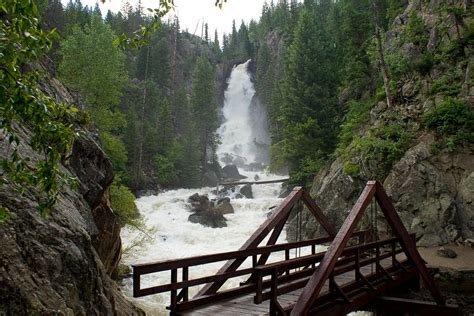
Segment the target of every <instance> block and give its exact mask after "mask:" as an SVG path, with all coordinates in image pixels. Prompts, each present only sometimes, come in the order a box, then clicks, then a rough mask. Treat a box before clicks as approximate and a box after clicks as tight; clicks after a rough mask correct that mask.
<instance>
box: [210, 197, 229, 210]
mask: <svg viewBox="0 0 474 316" xmlns="http://www.w3.org/2000/svg"><path fill="white" fill-rule="evenodd" d="M212 211H213V212H215V213H218V214H232V213H234V207H233V206H232V204H230V199H229V198H228V197H225V198H221V199H219V200H217V203H216V206H215V207H214V208H213V209H212Z"/></svg>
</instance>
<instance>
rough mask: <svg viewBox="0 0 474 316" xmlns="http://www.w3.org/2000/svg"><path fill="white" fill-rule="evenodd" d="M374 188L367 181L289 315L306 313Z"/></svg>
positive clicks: (296, 315)
mask: <svg viewBox="0 0 474 316" xmlns="http://www.w3.org/2000/svg"><path fill="white" fill-rule="evenodd" d="M375 190H376V186H375V182H374V181H369V182H368V183H367V185H366V186H365V188H364V191H363V192H362V194H361V195H360V197H359V199H358V200H357V202H356V204H355V205H354V207H353V208H352V210H351V212H350V213H349V216H348V217H347V219H346V220H345V221H344V224H343V225H342V227H341V229H340V230H339V232H338V233H337V235H336V237H335V238H334V241H333V243H332V244H331V246H330V247H329V248H328V250H327V251H326V254H325V255H324V258H323V259H322V260H321V263H320V264H319V267H318V269H316V272H315V273H314V274H313V275H312V276H311V278H310V279H309V281H308V284H307V285H306V287H305V288H304V289H303V292H302V293H301V295H300V296H299V297H298V300H297V301H296V304H295V307H294V308H293V310H292V311H291V315H294V316H299V315H307V314H308V312H309V311H310V309H311V306H312V305H313V303H314V301H315V300H316V298H317V297H318V295H319V293H320V292H321V289H322V288H323V286H324V283H325V282H326V280H327V279H328V277H329V275H330V274H331V272H332V270H333V269H334V267H335V265H336V263H337V260H338V258H339V256H340V255H341V254H342V252H343V251H344V247H345V246H346V244H347V241H348V240H349V238H350V237H351V234H352V232H353V231H354V229H355V227H356V225H357V223H358V222H359V220H360V218H361V217H362V215H363V214H364V210H365V209H366V208H367V206H368V205H369V203H370V201H371V199H372V197H373V196H374V194H375Z"/></svg>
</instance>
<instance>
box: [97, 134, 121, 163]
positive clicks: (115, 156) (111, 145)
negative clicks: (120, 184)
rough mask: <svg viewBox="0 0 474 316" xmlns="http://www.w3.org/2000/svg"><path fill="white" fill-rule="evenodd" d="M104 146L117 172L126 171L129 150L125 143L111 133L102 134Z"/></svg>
mask: <svg viewBox="0 0 474 316" xmlns="http://www.w3.org/2000/svg"><path fill="white" fill-rule="evenodd" d="M100 139H101V140H102V146H103V147H104V151H105V153H106V154H107V157H109V158H110V161H111V162H112V166H113V167H114V169H115V170H116V171H124V170H125V164H126V163H127V159H128V158H127V150H126V148H125V145H124V143H123V142H122V141H121V140H120V139H119V138H117V137H114V136H113V135H112V134H110V133H109V132H102V133H100Z"/></svg>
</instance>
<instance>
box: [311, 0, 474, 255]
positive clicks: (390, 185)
mask: <svg viewBox="0 0 474 316" xmlns="http://www.w3.org/2000/svg"><path fill="white" fill-rule="evenodd" d="M456 5H457V6H458V7H459V8H463V10H465V12H467V14H465V15H464V16H463V17H461V18H459V17H458V18H457V20H456V17H455V16H454V15H452V14H448V13H447V12H448V11H446V9H445V8H444V7H443V6H445V4H444V2H443V1H436V0H432V1H427V2H424V1H421V2H420V1H411V2H410V4H409V5H408V7H407V8H406V10H405V12H404V13H403V14H402V15H400V16H399V17H397V18H396V19H395V21H394V22H393V24H392V25H391V27H390V29H389V31H388V32H387V34H386V39H385V47H386V52H387V53H388V52H398V55H397V56H400V57H399V58H400V60H401V61H408V62H411V61H415V62H414V63H413V64H416V65H418V66H419V67H424V68H423V69H422V70H419V69H418V70H416V69H414V68H411V69H408V71H406V72H405V73H404V74H403V75H401V76H400V77H399V78H397V79H396V85H395V86H394V87H393V89H394V91H395V95H396V98H395V102H394V105H393V106H392V107H390V108H388V107H387V104H386V102H385V101H379V102H378V103H377V104H376V105H375V106H374V107H373V108H372V109H371V110H370V113H369V115H368V120H367V122H365V124H364V125H363V126H362V127H361V128H360V130H359V131H358V133H357V134H358V135H357V138H358V139H359V140H361V139H364V138H365V139H370V138H371V137H372V139H373V137H375V136H377V133H379V131H380V130H383V129H384V128H387V127H389V126H393V124H395V123H396V124H398V126H401V130H402V132H405V131H406V132H409V133H410V135H411V136H410V137H411V138H410V140H409V142H408V146H406V147H404V148H403V152H402V153H401V155H400V156H399V157H398V158H397V159H396V160H395V161H393V162H391V163H390V164H387V162H386V161H384V160H379V161H377V160H375V162H372V163H370V161H368V160H367V159H366V160H364V159H365V157H361V156H362V154H361V155H360V157H355V155H353V153H355V152H357V151H356V150H353V151H352V152H351V155H350V157H349V158H347V156H346V157H343V156H338V157H336V158H335V159H334V160H333V161H331V162H329V163H328V165H327V166H326V167H325V168H324V169H323V170H321V171H320V172H319V174H318V175H317V176H316V177H315V179H314V182H313V186H312V188H311V193H312V195H313V196H315V198H316V201H317V203H318V204H319V205H320V206H321V208H322V209H323V210H324V211H325V212H326V213H327V214H328V217H329V218H330V219H331V221H332V222H333V223H334V224H335V225H336V226H338V227H340V225H341V224H342V222H343V221H344V219H345V217H346V215H347V213H348V212H349V211H350V209H351V208H352V206H353V205H354V203H355V201H356V199H357V198H358V196H359V194H360V192H361V190H362V188H363V187H364V186H365V183H366V181H367V180H371V179H377V180H379V181H382V182H383V184H384V187H385V188H386V190H387V192H388V194H389V195H390V196H391V198H392V200H393V202H394V203H395V207H396V209H397V210H398V211H399V213H400V216H401V218H402V220H403V222H404V224H405V226H406V227H407V228H408V229H409V230H411V231H413V232H416V233H417V237H418V238H419V240H418V244H419V245H423V246H432V245H440V244H445V243H448V242H455V241H460V240H462V239H466V238H472V236H473V235H474V206H473V203H472V199H473V197H474V155H473V153H474V145H473V143H472V142H469V141H464V142H461V143H458V144H457V145H456V146H454V147H451V148H450V147H449V146H447V141H446V139H445V137H444V136H443V135H441V134H440V133H438V132H437V131H435V130H433V129H429V128H426V126H424V124H423V116H424V115H425V113H428V112H430V111H432V110H433V109H436V108H438V107H440V106H441V105H442V104H443V102H445V101H446V100H448V98H456V99H457V100H462V102H465V103H466V104H467V105H468V106H469V108H470V110H471V111H472V110H473V101H474V88H473V87H472V83H473V79H472V78H473V70H474V58H473V57H472V46H471V45H472V44H470V42H469V41H470V40H469V39H466V37H467V36H468V35H461V36H464V37H465V38H464V43H463V44H459V45H462V47H461V49H459V46H458V47H457V48H456V49H458V53H457V54H453V53H451V51H449V49H451V48H450V45H452V43H459V42H461V41H460V40H459V35H460V32H459V29H461V31H462V30H463V29H464V30H465V29H467V28H468V27H469V25H471V26H470V27H472V11H471V10H472V7H471V4H470V3H468V2H465V1H456ZM414 17H416V18H417V19H418V20H417V23H418V24H419V25H423V27H424V30H425V31H426V34H425V36H426V42H423V43H416V44H415V43H413V41H410V40H406V38H407V37H409V34H408V33H409V32H413V30H409V28H410V27H411V28H413V23H412V22H409V21H410V19H414ZM419 21H421V22H419ZM410 23H412V25H411V26H409V24H410ZM417 40H418V39H417ZM420 42H422V40H420ZM446 47H448V48H449V49H448V48H446ZM453 47H454V46H453ZM428 54H429V55H428ZM443 54H444V55H443ZM450 54H451V55H450ZM427 57H429V58H433V60H434V61H433V60H431V59H430V60H429V62H427V63H421V62H418V61H419V60H422V59H423V60H424V58H427ZM413 64H412V65H413ZM402 132H398V135H403V134H402ZM374 135H375V136H374ZM355 142H356V140H353V141H352V143H351V144H350V145H349V146H352V147H353V148H356V149H357V146H360V144H361V143H355ZM359 153H360V152H359ZM348 159H349V162H350V163H354V161H356V160H357V159H359V160H358V161H357V162H358V163H359V167H358V168H360V172H357V173H356V174H352V173H351V172H348V170H347V169H348V168H347V166H348V165H347V164H346V163H347V161H348ZM361 161H362V163H360V162H361ZM364 162H365V163H364ZM381 165H384V166H388V168H387V170H386V172H385V173H382V175H380V174H381V173H380V172H379V170H380V168H381ZM349 166H350V165H349ZM303 216H304V218H305V220H304V221H303V222H304V223H305V224H304V227H303V231H304V234H305V235H306V237H313V236H315V235H317V234H319V233H321V232H320V228H319V227H317V225H316V223H315V221H314V220H313V219H312V217H311V216H310V215H309V214H306V213H303Z"/></svg>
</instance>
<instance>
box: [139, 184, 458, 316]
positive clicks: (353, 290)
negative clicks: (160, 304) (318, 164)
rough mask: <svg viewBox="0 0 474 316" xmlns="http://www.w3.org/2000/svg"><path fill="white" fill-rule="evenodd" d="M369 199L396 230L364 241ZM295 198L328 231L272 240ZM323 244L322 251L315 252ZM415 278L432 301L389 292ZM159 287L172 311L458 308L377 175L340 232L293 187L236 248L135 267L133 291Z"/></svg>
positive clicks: (412, 284) (416, 311) (425, 311)
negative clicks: (147, 282)
mask: <svg viewBox="0 0 474 316" xmlns="http://www.w3.org/2000/svg"><path fill="white" fill-rule="evenodd" d="M373 199H375V200H376V203H377V204H378V206H379V208H380V210H381V212H382V214H383V216H384V217H385V219H386V222H387V224H388V226H389V227H390V228H391V231H392V234H393V236H391V237H387V238H385V239H381V240H369V238H367V237H368V235H369V234H368V233H369V231H367V230H362V231H360V230H359V231H357V230H356V228H357V226H358V223H359V222H360V220H361V218H362V215H363V214H364V211H365V210H366V209H367V207H368V206H369V205H370V203H371V201H372V200H373ZM300 200H301V201H302V202H303V203H304V204H305V205H306V207H307V208H308V210H309V211H310V212H311V213H312V214H313V215H314V216H315V217H316V219H317V221H318V222H319V224H321V226H322V227H323V228H324V229H325V231H326V232H327V236H326V237H321V238H316V239H311V240H304V241H297V242H292V243H285V244H276V242H277V239H278V237H279V235H280V233H281V231H282V230H283V228H284V226H285V223H286V222H287V220H288V218H289V216H290V212H291V210H292V209H293V207H294V206H295V205H296V204H297V202H298V201H300ZM266 238H268V239H266ZM372 239H373V238H372ZM264 241H265V245H263V246H259V245H260V243H262V242H264ZM327 244H329V248H328V249H327V250H326V251H319V249H321V247H320V246H323V245H327ZM295 249H306V253H307V254H306V255H303V256H300V257H294V258H291V256H290V255H291V252H292V250H295ZM272 254H280V257H281V259H280V260H277V261H274V262H268V261H269V260H268V259H269V257H270V256H271V255H272ZM283 256H284V259H283ZM272 258H273V256H272ZM216 262H225V264H224V265H223V266H222V268H221V269H220V270H219V271H218V272H217V273H216V274H213V275H206V276H200V277H194V278H193V277H191V273H190V269H195V271H196V270H199V267H202V265H205V264H211V263H216ZM158 272H161V273H170V282H169V283H167V284H159V285H153V286H149V287H146V288H142V287H141V281H142V276H144V275H147V274H151V273H158ZM238 277H239V278H242V277H245V278H244V279H246V281H245V282H240V283H238V284H236V285H234V286H232V285H229V283H230V282H229V280H231V279H233V278H238ZM144 278H146V276H144ZM420 279H421V280H422V281H423V283H424V286H425V287H426V288H427V289H428V290H429V291H430V293H431V295H432V297H433V299H434V302H427V301H417V300H411V299H402V298H396V297H392V296H390V295H392V293H394V292H396V291H397V290H398V291H400V290H404V289H406V288H412V289H415V290H416V289H418V287H419V284H420ZM234 283H235V282H234ZM197 286H203V287H202V288H201V289H200V290H199V291H198V292H197V294H196V295H194V296H193V297H192V298H191V297H190V295H189V289H190V288H193V287H197ZM222 287H224V288H225V289H221V288H222ZM162 292H169V293H170V305H169V306H168V307H167V308H168V309H169V310H170V314H171V315H211V314H215V315H268V314H270V315H314V314H316V315H345V314H347V313H349V312H352V311H356V310H371V311H375V312H377V311H384V314H385V315H403V314H408V315H410V314H412V315H430V316H432V315H458V313H459V312H458V308H457V306H453V305H448V304H446V303H445V300H444V298H443V297H442V295H441V294H440V292H439V290H438V288H437V287H436V285H435V283H434V281H433V279H432V278H431V276H430V275H429V273H428V270H427V268H426V266H425V262H424V261H423V259H422V258H421V256H420V254H419V253H418V251H417V249H416V243H415V236H414V235H413V234H412V235H410V234H409V233H408V232H407V230H406V229H405V227H404V226H403V224H402V222H401V220H400V218H399V216H398V214H397V212H396V211H395V209H394V207H393V205H392V203H391V202H390V200H389V198H388V196H387V194H386V192H385V190H384V189H383V187H382V186H381V184H380V183H378V182H376V181H369V182H368V183H367V186H366V187H365V189H364V191H363V192H362V194H361V196H360V197H359V199H358V200H357V202H356V204H355V205H354V207H353V208H352V210H351V212H350V213H349V215H348V217H347V219H346V220H345V222H344V224H343V225H342V227H341V229H340V230H339V231H336V230H335V229H334V228H333V226H332V225H331V224H330V222H329V221H328V220H327V218H326V216H325V215H324V214H323V212H322V211H321V209H320V208H319V207H318V206H317V205H316V203H315V202H314V200H313V199H312V198H311V197H310V196H309V194H308V192H307V191H306V190H305V189H303V188H301V187H296V188H295V189H294V190H293V191H292V192H291V193H290V195H289V196H288V197H287V198H286V199H285V200H284V201H283V203H282V204H281V205H280V206H279V207H278V208H276V209H275V211H274V212H273V213H272V215H271V216H270V217H269V218H268V219H267V220H266V221H265V222H264V223H263V224H262V225H261V226H260V227H259V229H258V230H257V231H255V233H254V234H253V235H252V236H251V237H250V238H249V239H248V240H247V241H246V242H245V243H244V245H243V246H242V247H241V248H240V249H239V250H238V251H232V252H225V253H218V254H211V255H204V256H198V257H191V258H184V259H177V260H171V261H164V262H157V263H150V264H140V265H134V266H133V295H134V297H140V296H145V295H152V294H156V293H162Z"/></svg>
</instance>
